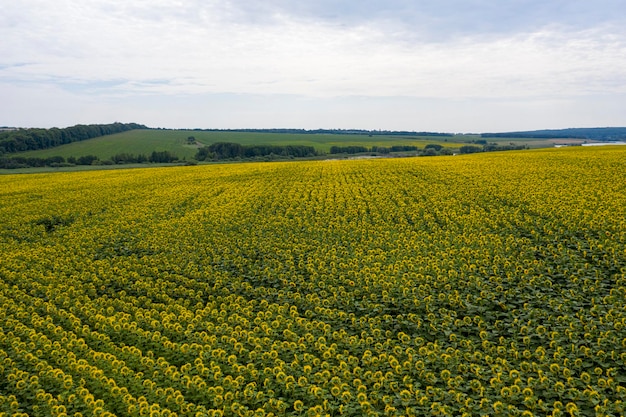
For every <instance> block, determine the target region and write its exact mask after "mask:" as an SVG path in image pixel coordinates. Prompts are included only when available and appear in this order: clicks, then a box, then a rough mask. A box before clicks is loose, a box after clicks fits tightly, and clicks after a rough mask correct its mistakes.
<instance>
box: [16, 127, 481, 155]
mask: <svg viewBox="0 0 626 417" xmlns="http://www.w3.org/2000/svg"><path fill="white" fill-rule="evenodd" d="M189 136H193V137H195V138H196V141H197V143H198V145H189V144H188V142H187V138H188V137H189ZM475 138H477V137H476V136H454V137H431V136H417V137H416V136H392V135H390V136H378V135H375V136H368V135H337V134H305V133H302V134H292V133H259V132H223V131H212V132H208V131H192V130H132V131H129V132H124V133H119V134H115V135H109V136H103V137H99V138H95V139H89V140H86V141H82V142H74V143H70V144H67V145H63V146H59V147H56V148H50V149H43V150H38V151H29V152H22V153H20V154H18V155H19V156H27V157H36V158H48V157H52V156H63V157H64V158H67V157H70V156H74V157H80V156H83V155H96V156H98V157H99V158H100V159H108V158H110V157H111V156H113V155H115V154H119V153H132V154H146V155H149V154H150V153H151V152H152V151H170V152H172V153H174V154H175V155H177V156H178V157H179V158H181V159H182V158H186V159H192V158H193V157H194V155H195V154H196V152H197V149H198V146H202V145H210V144H212V143H215V142H234V143H240V144H242V145H253V144H258V145H261V144H262V145H305V146H313V147H314V148H315V149H316V150H317V151H320V152H328V151H329V150H330V147H331V146H335V145H336V146H350V145H363V146H374V145H377V146H391V145H414V146H418V147H420V148H422V147H424V146H426V145H427V144H429V143H440V144H442V145H444V146H449V147H459V146H461V145H463V144H465V143H466V142H467V141H471V140H472V139H475Z"/></svg>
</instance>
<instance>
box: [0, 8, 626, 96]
mask: <svg viewBox="0 0 626 417" xmlns="http://www.w3.org/2000/svg"><path fill="white" fill-rule="evenodd" d="M5 3H7V4H6V5H5V6H6V7H4V6H3V7H4V10H3V14H2V15H1V16H0V38H1V39H3V42H2V43H0V91H3V90H4V89H7V88H9V87H13V88H12V89H11V91H13V92H14V93H15V91H16V89H15V87H19V86H22V87H24V88H26V86H29V87H28V89H29V91H30V90H36V89H37V88H44V90H45V91H50V92H51V91H57V92H58V91H64V92H66V93H68V94H71V95H76V96H77V97H82V96H88V97H89V99H93V98H100V99H101V100H106V99H111V100H117V99H123V98H124V97H126V98H130V97H134V96H137V95H140V96H146V97H174V96H193V95H198V96H206V95H220V94H239V95H263V96H269V95H288V96H302V97H311V98H316V99H320V100H322V101H323V100H326V99H329V98H332V97H350V96H354V97H379V98H386V97H414V98H418V99H446V100H466V99H474V100H492V99H493V100H514V99H520V100H527V99H532V100H544V99H558V98H559V97H576V96H581V97H584V96H598V95H604V94H618V93H619V94H621V93H624V90H625V89H626V29H625V28H626V25H624V24H623V23H624V17H621V16H626V13H616V12H615V10H619V9H620V8H623V6H621V5H620V4H619V1H611V0H599V1H597V2H594V4H593V5H591V4H590V3H589V2H583V1H571V0H570V1H561V0H558V1H557V0H555V1H550V2H545V1H539V0H511V1H506V2H493V1H483V0H463V1H461V0H446V1H440V2H432V1H425V0H424V1H409V0H387V1H385V2H382V1H373V0H363V1H360V2H356V1H349V0H333V1H331V0H320V1H316V2H298V1H288V0H268V1H264V2H249V1H243V0H231V1H218V0H213V1H199V0H192V1H181V0H179V1H174V0H153V1H146V0H136V1H132V2H128V1H125V0H107V1H103V0H85V1H82V2H77V1H74V0H58V1H55V2H54V3H50V2H46V1H43V0H23V1H20V2H5Z"/></svg>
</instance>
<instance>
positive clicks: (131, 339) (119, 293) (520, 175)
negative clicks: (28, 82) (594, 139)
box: [0, 147, 626, 417]
mask: <svg viewBox="0 0 626 417" xmlns="http://www.w3.org/2000/svg"><path fill="white" fill-rule="evenodd" d="M625 413H626V149H624V147H622V148H619V147H595V148H582V147H579V148H560V149H544V150H534V151H521V152H508V153H506V152H505V153H485V154H477V155H466V156H451V157H435V158H405V159H371V160H342V161H309V162H285V163H248V164H224V165H202V166H189V167H168V168H149V169H132V170H111V171H90V172H71V173H48V174H31V175H4V176H0V416H58V417H61V416H83V417H87V416H197V417H202V416H250V417H252V416H255V417H257V416H258V417H260V416H449V415H453V416H461V415H464V416H547V415H552V416H620V415H624V414H625Z"/></svg>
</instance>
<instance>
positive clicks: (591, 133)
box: [480, 127, 626, 141]
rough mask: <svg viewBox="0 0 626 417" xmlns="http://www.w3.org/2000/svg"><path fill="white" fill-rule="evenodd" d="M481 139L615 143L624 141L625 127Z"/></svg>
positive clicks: (494, 135)
mask: <svg viewBox="0 0 626 417" xmlns="http://www.w3.org/2000/svg"><path fill="white" fill-rule="evenodd" d="M480 136H481V137H483V138H533V139H559V138H567V139H570V138H571V139H589V140H599V141H615V140H623V139H626V127H588V128H569V129H544V130H530V131H524V132H503V133H482V134H481V135H480Z"/></svg>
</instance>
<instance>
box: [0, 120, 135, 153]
mask: <svg viewBox="0 0 626 417" xmlns="http://www.w3.org/2000/svg"><path fill="white" fill-rule="evenodd" d="M134 129H147V127H146V126H144V125H140V124H137V123H111V124H106V125H76V126H72V127H66V128H63V129H59V128H56V127H53V128H51V129H35V128H29V129H16V130H6V131H3V132H0V155H3V154H10V153H16V152H24V151H34V150H37V149H48V148H53V147H55V146H60V145H65V144H68V143H72V142H79V141H82V140H87V139H93V138H97V137H100V136H105V135H112V134H115V133H121V132H125V131H128V130H134Z"/></svg>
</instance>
